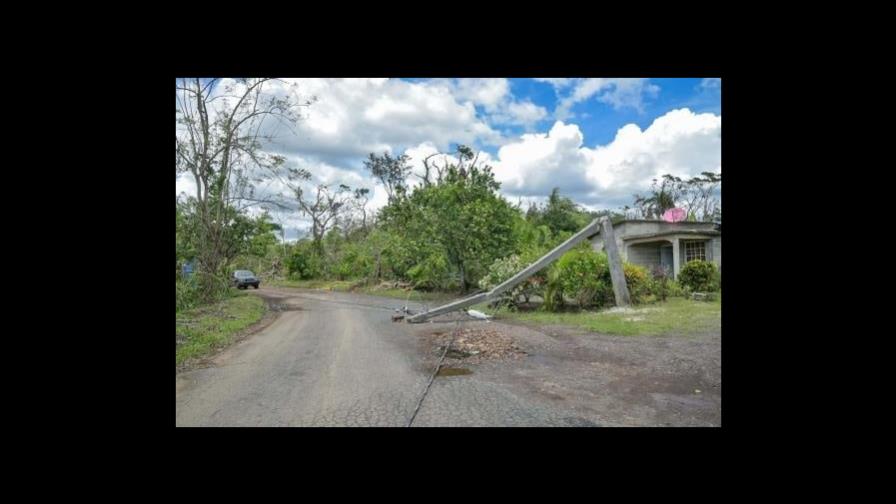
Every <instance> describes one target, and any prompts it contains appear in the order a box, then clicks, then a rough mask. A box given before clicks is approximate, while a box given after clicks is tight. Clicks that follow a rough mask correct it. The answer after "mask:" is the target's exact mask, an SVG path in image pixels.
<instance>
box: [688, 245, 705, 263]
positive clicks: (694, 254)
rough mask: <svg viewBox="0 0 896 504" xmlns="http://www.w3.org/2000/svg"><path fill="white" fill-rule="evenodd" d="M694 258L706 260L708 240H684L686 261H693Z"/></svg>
mask: <svg viewBox="0 0 896 504" xmlns="http://www.w3.org/2000/svg"><path fill="white" fill-rule="evenodd" d="M694 259H700V260H701V261H705V260H706V242H702V241H688V242H684V261H685V262H691V261H693V260H694Z"/></svg>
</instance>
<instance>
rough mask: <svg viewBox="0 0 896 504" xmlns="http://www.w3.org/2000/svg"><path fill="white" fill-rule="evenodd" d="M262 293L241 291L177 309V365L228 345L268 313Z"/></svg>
mask: <svg viewBox="0 0 896 504" xmlns="http://www.w3.org/2000/svg"><path fill="white" fill-rule="evenodd" d="M264 313H265V303H264V300H263V299H261V298H260V297H258V296H250V295H248V294H247V293H244V292H243V293H239V294H237V295H235V296H234V297H230V298H228V299H225V300H223V301H220V302H217V303H214V304H211V305H208V306H201V307H199V308H193V309H191V310H185V311H182V312H177V313H176V320H177V334H178V338H177V339H178V342H179V344H177V345H176V351H175V359H174V360H175V366H179V365H181V364H182V363H184V362H185V361H186V360H188V359H193V358H198V357H202V356H204V355H207V354H208V353H210V352H211V351H212V350H214V349H216V348H220V347H222V346H225V345H227V344H228V343H230V341H231V340H232V339H233V336H234V335H235V334H236V333H238V332H239V331H242V330H243V329H245V328H247V327H249V326H250V325H252V324H254V323H256V322H258V321H259V320H261V318H262V317H263V316H264Z"/></svg>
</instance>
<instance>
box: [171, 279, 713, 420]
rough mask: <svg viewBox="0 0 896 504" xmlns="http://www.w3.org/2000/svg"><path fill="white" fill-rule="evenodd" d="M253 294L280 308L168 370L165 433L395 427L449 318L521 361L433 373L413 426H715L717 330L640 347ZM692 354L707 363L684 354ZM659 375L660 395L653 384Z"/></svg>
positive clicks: (387, 303) (352, 301) (303, 294)
mask: <svg viewBox="0 0 896 504" xmlns="http://www.w3.org/2000/svg"><path fill="white" fill-rule="evenodd" d="M253 294H257V295H260V296H262V297H264V298H266V299H267V300H268V302H269V303H275V304H279V305H285V306H287V307H289V308H290V310H288V311H284V312H282V313H280V314H279V317H278V318H277V319H276V320H275V321H274V322H273V323H271V324H270V325H268V326H267V327H265V328H264V329H262V330H261V331H259V332H258V333H256V334H253V335H250V336H248V337H246V338H245V339H243V340H241V341H239V342H238V343H236V344H234V345H233V346H231V347H230V348H228V349H226V350H224V351H223V352H221V353H219V354H217V355H216V356H214V357H212V358H211V359H210V360H209V362H208V363H207V364H206V365H205V366H204V367H199V368H196V369H193V370H190V371H185V372H181V373H178V374H177V376H176V420H175V424H176V425H177V426H309V427H355V426H359V427H360V426H364V427H404V426H406V425H407V422H408V420H409V419H410V417H411V415H412V414H413V411H414V408H415V407H416V405H417V402H418V400H419V399H420V396H421V394H422V393H423V390H424V388H425V387H426V384H427V382H428V381H429V378H430V375H431V374H432V372H433V370H434V369H435V364H436V361H437V358H435V357H433V352H432V351H431V350H432V347H431V346H427V343H426V337H425V336H426V335H427V334H431V333H432V332H434V331H437V330H438V331H450V330H452V329H454V327H455V322H454V321H456V320H463V322H462V325H464V326H467V327H471V326H475V325H477V324H488V325H489V328H490V329H497V328H500V329H501V330H503V331H507V333H508V334H512V335H513V336H514V338H517V339H518V341H519V342H520V343H521V344H523V345H524V347H525V348H528V349H529V350H530V353H531V355H530V356H529V357H527V358H525V359H523V360H521V361H514V362H488V363H483V364H481V365H477V366H467V367H470V369H472V371H473V373H472V374H468V375H460V376H444V377H443V376H439V377H436V379H435V381H434V382H433V384H432V387H431V388H430V390H429V393H428V395H427V396H426V398H425V400H424V402H423V404H422V406H421V408H420V411H419V412H418V413H417V417H416V419H415V420H414V424H413V426H414V427H434V426H446V427H447V426H477V427H486V426H495V427H526V426H539V427H545V426H568V427H580V426H617V425H619V426H626V425H719V424H720V421H721V419H720V415H721V377H720V369H721V362H720V360H721V356H720V335H719V337H718V338H716V337H715V336H711V337H709V338H702V339H701V338H698V339H694V338H691V339H684V340H680V341H679V340H669V339H665V340H664V339H662V338H651V340H644V341H643V342H639V340H637V339H636V338H631V337H628V338H614V337H598V336H599V335H588V336H587V337H583V336H582V335H576V334H559V333H552V334H551V335H548V334H545V333H543V332H541V331H538V330H533V329H532V328H526V327H518V326H515V325H506V324H501V323H494V322H492V323H485V322H480V321H469V320H467V318H466V317H465V316H463V315H460V314H458V315H454V316H453V318H451V317H452V316H447V315H446V316H443V317H441V320H438V321H435V322H434V323H431V324H430V323H424V324H407V323H404V322H401V323H393V322H391V319H390V317H391V313H390V311H389V310H390V309H392V308H396V307H399V306H402V305H403V304H405V303H404V302H403V301H402V300H397V299H391V298H380V297H374V296H368V295H361V294H352V293H342V292H323V291H310V290H300V289H280V288H271V287H262V288H261V289H259V290H258V291H253ZM409 306H410V307H411V308H412V309H420V305H419V304H417V303H409ZM560 336H562V337H560ZM717 339H718V341H716V340H717ZM617 340H618V341H617ZM652 341H657V342H658V343H656V344H654V343H653V342H652ZM645 345H647V346H646V348H647V350H645ZM617 347H618V348H619V350H618V351H617V350H615V349H616V348H617ZM629 347H631V350H629ZM679 347H680V348H679ZM716 352H717V353H719V359H718V362H716V361H715V360H713V359H714V355H715V354H716ZM701 354H705V355H709V356H710V357H711V358H710V359H707V358H705V357H704V358H698V357H693V356H694V355H701ZM658 356H663V359H659V358H658ZM715 364H718V366H715ZM452 365H455V364H452ZM607 366H612V368H609V367H607ZM717 368H718V369H717ZM620 370H622V371H620ZM558 371H559V372H558ZM602 371H606V372H605V373H602ZM651 373H653V374H651ZM660 376H662V378H663V382H662V386H659V387H658V386H657V385H651V380H653V379H654V378H657V379H659V378H658V377H660ZM652 383H657V382H656V381H654V382H652ZM694 387H702V388H703V389H704V391H703V393H702V395H694V394H693V393H692V390H691V389H692V388H694Z"/></svg>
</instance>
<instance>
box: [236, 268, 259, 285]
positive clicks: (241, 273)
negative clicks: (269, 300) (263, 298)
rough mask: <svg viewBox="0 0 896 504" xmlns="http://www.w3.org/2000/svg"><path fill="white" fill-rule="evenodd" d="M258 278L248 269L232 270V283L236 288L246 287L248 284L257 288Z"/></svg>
mask: <svg viewBox="0 0 896 504" xmlns="http://www.w3.org/2000/svg"><path fill="white" fill-rule="evenodd" d="M259 283H260V282H259V281H258V278H256V277H255V273H252V272H251V271H248V270H236V271H234V272H233V285H234V286H236V288H237V289H246V288H248V287H249V286H250V285H251V286H252V287H255V288H256V289H257V288H258V284H259Z"/></svg>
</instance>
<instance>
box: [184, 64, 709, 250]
mask: <svg viewBox="0 0 896 504" xmlns="http://www.w3.org/2000/svg"><path fill="white" fill-rule="evenodd" d="M539 80H543V81H545V82H549V83H550V84H551V85H552V86H554V88H555V90H556V91H557V94H558V104H557V109H558V111H559V112H560V115H564V114H568V115H569V116H571V115H572V114H571V110H572V107H573V106H574V105H575V104H577V103H581V102H583V101H586V100H591V99H596V100H600V101H602V102H604V103H607V104H608V105H610V106H611V107H614V108H625V107H632V108H635V109H638V108H639V107H641V106H642V104H643V100H644V99H645V97H649V96H651V95H655V93H656V92H657V90H658V88H656V86H653V85H652V84H650V83H649V82H648V81H647V80H646V79H539ZM716 81H718V80H717V79H716V80H713V79H707V80H704V81H703V82H701V83H700V84H699V85H698V86H699V87H700V88H701V89H704V88H705V89H710V88H713V87H714V86H720V81H718V82H716ZM287 84H288V85H292V84H294V85H295V87H296V92H297V93H298V95H297V96H299V97H310V96H316V97H317V98H318V100H317V101H316V102H315V103H314V104H313V105H312V106H311V107H308V108H306V109H303V113H304V118H303V120H301V121H300V122H299V123H298V124H297V125H296V126H295V127H294V130H288V129H285V128H284V127H283V126H281V125H279V124H278V123H276V122H273V121H272V122H271V123H270V124H269V125H268V126H267V132H269V133H273V134H276V135H277V137H278V138H277V139H276V141H275V142H274V143H273V144H269V145H266V146H265V147H264V149H265V150H266V151H268V152H271V153H278V154H281V155H283V156H285V157H286V159H287V163H288V165H290V166H294V167H302V168H304V169H306V170H308V171H309V172H310V173H312V174H313V179H312V180H310V181H308V182H307V183H305V185H304V187H305V188H306V189H308V190H310V189H311V188H313V186H314V185H316V184H340V183H342V184H347V185H349V186H351V187H352V188H358V187H366V188H368V189H371V198H370V202H369V208H370V209H371V210H375V209H377V208H380V207H382V206H384V205H385V204H386V202H387V197H386V192H385V190H384V188H383V187H382V186H381V185H380V184H379V183H378V182H377V181H375V180H374V179H373V178H372V177H371V175H370V174H369V173H367V171H366V170H365V169H364V167H363V159H364V158H365V157H366V156H367V154H369V153H370V152H377V153H382V152H389V153H390V154H392V155H396V156H397V155H400V154H402V153H404V154H407V155H408V156H409V158H410V164H411V166H412V169H413V172H412V175H411V176H409V177H408V180H407V183H408V184H409V185H411V186H413V185H416V184H419V183H420V178H419V177H418V176H419V175H422V174H423V159H424V158H425V157H426V156H428V155H430V154H433V153H437V152H448V151H451V150H452V149H453V147H454V145H455V144H458V143H463V144H467V145H472V146H477V145H478V146H479V147H498V149H497V153H496V155H495V156H492V155H489V153H488V152H486V151H482V152H480V157H479V162H480V163H486V164H490V165H492V166H493V167H494V168H495V174H496V177H497V179H498V180H499V181H500V182H501V183H502V188H501V192H502V193H503V194H504V195H505V196H506V197H507V198H508V200H510V201H511V202H513V203H517V202H520V203H522V204H523V205H524V208H525V206H527V205H528V204H529V203H531V202H537V201H543V200H544V198H545V197H546V196H547V194H549V193H550V191H551V189H553V188H554V187H559V188H560V190H561V191H562V192H563V193H564V194H566V195H568V196H571V197H572V198H573V199H575V200H576V201H578V202H580V203H582V204H585V205H586V206H589V207H591V208H595V209H596V208H616V207H618V206H621V205H623V204H626V203H631V199H632V194H633V193H635V192H641V191H643V190H644V189H646V188H647V187H648V186H649V184H650V179H651V178H652V177H655V176H658V175H661V174H663V173H673V174H676V175H680V176H691V175H695V174H698V173H700V172H702V171H719V170H720V169H721V116H720V115H714V114H695V113H693V112H691V110H689V109H679V110H673V111H670V112H668V113H667V114H665V115H663V116H661V117H658V118H657V119H655V120H654V122H653V123H652V124H651V125H650V126H649V127H647V128H646V129H644V130H643V131H642V130H641V129H640V128H639V127H638V126H637V125H634V124H629V125H626V126H624V127H621V128H620V129H619V130H618V132H617V134H616V136H615V138H614V139H613V141H612V142H610V143H608V144H607V145H603V146H600V145H595V146H588V145H586V144H585V138H584V137H583V134H582V131H581V129H580V128H579V126H578V125H577V124H575V123H573V122H571V121H570V120H568V118H565V119H563V120H558V121H556V122H555V123H554V124H553V125H552V126H550V127H549V128H547V129H546V130H545V129H542V128H541V127H539V128H538V129H537V130H536V129H535V126H536V125H538V124H539V122H540V121H543V120H544V119H546V118H547V117H548V116H549V114H548V111H547V110H545V108H544V107H541V106H539V105H537V104H535V103H532V102H531V101H530V100H528V99H525V98H523V99H519V98H517V97H515V96H514V95H513V93H512V91H511V86H510V83H509V82H508V81H507V79H432V80H427V81H423V82H407V81H402V80H394V79H288V80H287ZM288 85H281V84H276V85H274V86H271V92H273V93H275V94H285V93H286V92H287V90H288V87H289V86H288ZM216 92H223V86H222V87H221V88H219V89H218V90H216ZM564 110H565V111H566V112H564ZM555 113H556V112H555ZM580 117H582V116H580ZM501 124H507V125H519V126H524V127H525V129H526V131H527V132H526V133H525V134H522V135H519V136H516V135H514V136H504V135H502V134H501V133H500V132H499V131H498V130H497V129H496V128H497V126H496V125H501ZM542 124H543V123H542ZM435 159H437V162H438V163H439V164H442V163H444V162H445V161H448V162H454V163H456V161H457V160H456V159H454V158H453V157H451V156H438V157H437V158H435ZM435 159H434V160H435ZM415 175H417V176H415ZM252 176H253V177H254V178H256V177H257V178H259V179H262V180H261V181H260V182H258V183H257V184H256V193H255V194H256V197H257V198H259V199H263V198H268V197H274V196H277V195H285V196H287V197H289V196H290V190H289V188H288V187H287V186H286V185H285V184H284V183H283V182H282V180H278V179H277V178H276V177H271V176H270V175H269V174H265V173H253V174H252ZM176 190H177V192H178V193H181V192H186V193H187V194H194V193H195V183H194V181H193V179H192V177H191V176H189V175H188V174H187V175H182V176H181V177H179V178H178V179H177V180H176ZM272 214H273V215H274V217H275V219H276V220H279V221H280V222H281V223H282V224H283V225H284V226H285V227H286V229H287V233H286V234H287V239H289V238H294V237H296V236H300V235H301V234H303V233H304V232H306V230H307V228H308V226H309V222H308V220H307V218H306V217H303V216H301V215H300V214H299V213H298V211H297V210H295V209H294V208H293V209H292V210H276V209H275V210H274V211H272Z"/></svg>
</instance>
